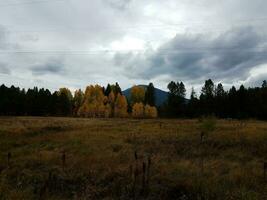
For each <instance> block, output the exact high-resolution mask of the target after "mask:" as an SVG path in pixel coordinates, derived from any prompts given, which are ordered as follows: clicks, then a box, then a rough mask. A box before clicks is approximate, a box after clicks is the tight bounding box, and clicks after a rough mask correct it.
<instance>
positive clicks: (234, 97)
mask: <svg viewBox="0 0 267 200" xmlns="http://www.w3.org/2000/svg"><path fill="white" fill-rule="evenodd" d="M185 88H186V87H185V85H184V83H183V82H174V81H171V82H170V83H169V84H168V90H169V91H168V100H167V101H166V103H165V104H164V105H161V106H160V107H158V108H157V107H156V105H155V88H154V85H153V83H150V84H149V85H148V86H146V87H145V86H133V87H132V88H131V92H130V97H129V98H128V99H127V98H126V97H125V96H124V95H123V94H122V91H121V88H120V86H119V84H118V83H115V84H112V85H111V84H108V85H107V86H106V87H102V86H100V85H90V86H87V87H86V89H85V91H82V90H81V89H79V90H77V91H75V92H74V94H72V92H71V91H70V90H69V89H68V88H60V89H59V90H58V91H55V92H53V93H51V92H50V91H49V90H48V89H44V88H41V89H38V88H37V87H34V88H33V89H28V90H27V91H26V90H25V89H20V88H18V87H14V86H11V87H6V86H5V85H1V86H0V115H10V116H14V115H19V116H76V117H106V118H108V117H118V118H123V117H135V118H155V117H157V116H158V115H159V116H161V117H186V118H195V117H200V116H203V115H215V116H217V117H220V118H258V119H267V81H263V83H262V86H261V87H254V88H251V87H249V88H246V87H244V85H241V86H240V87H239V88H236V87H235V86H232V87H231V88H230V89H229V90H228V91H226V90H225V89H224V87H223V84H222V83H219V84H214V82H213V81H212V80H211V79H209V80H206V81H205V83H204V85H203V87H202V90H201V93H200V95H199V96H197V95H196V92H195V90H194V88H192V91H191V95H190V98H189V99H186V89H185Z"/></svg>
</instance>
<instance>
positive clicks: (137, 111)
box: [132, 103, 144, 118]
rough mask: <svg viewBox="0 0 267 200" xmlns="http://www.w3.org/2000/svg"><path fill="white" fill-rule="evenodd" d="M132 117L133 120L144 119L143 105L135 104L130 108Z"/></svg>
mask: <svg viewBox="0 0 267 200" xmlns="http://www.w3.org/2000/svg"><path fill="white" fill-rule="evenodd" d="M132 116H133V117H134V118H143V117H144V104H143V103H135V104H134V105H133V108H132Z"/></svg>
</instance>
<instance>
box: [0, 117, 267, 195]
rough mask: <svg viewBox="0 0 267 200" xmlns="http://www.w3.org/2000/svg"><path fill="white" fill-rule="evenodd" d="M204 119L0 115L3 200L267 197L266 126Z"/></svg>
mask: <svg viewBox="0 0 267 200" xmlns="http://www.w3.org/2000/svg"><path fill="white" fill-rule="evenodd" d="M201 123H203V122H201V121H199V120H159V119H157V120H133V119H79V118H33V117H10V118H0V199H134V198H135V199H145V198H147V199H201V198H202V199H212V200H213V199H267V180H266V181H264V179H263V162H264V161H266V160H267V123H266V122H260V121H244V122H240V121H235V120H219V121H217V123H216V127H215V130H214V131H213V132H212V133H209V134H208V136H207V137H205V139H204V141H203V142H202V143H201V140H200V138H201V137H200V133H201ZM8 152H10V153H11V158H10V162H9V166H8V161H7V159H8V158H7V155H8ZM63 152H65V156H66V161H65V165H64V166H63V160H62V155H63ZM135 152H136V153H137V157H138V159H137V160H135ZM149 158H151V167H150V170H149V174H147V166H148V159H149ZM143 163H144V164H143ZM143 165H145V167H146V169H145V171H143ZM143 179H145V186H143V182H144V180H143ZM147 179H148V181H147Z"/></svg>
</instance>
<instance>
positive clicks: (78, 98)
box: [73, 90, 84, 115]
mask: <svg viewBox="0 0 267 200" xmlns="http://www.w3.org/2000/svg"><path fill="white" fill-rule="evenodd" d="M83 100H84V93H83V92H82V90H76V91H75V93H74V98H73V114H74V115H77V114H78V110H79V109H80V107H81V106H82V103H83Z"/></svg>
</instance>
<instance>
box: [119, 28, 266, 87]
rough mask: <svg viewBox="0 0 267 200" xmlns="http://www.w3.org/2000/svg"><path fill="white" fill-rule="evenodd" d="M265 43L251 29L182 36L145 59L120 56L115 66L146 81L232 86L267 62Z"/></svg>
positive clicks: (134, 56)
mask: <svg viewBox="0 0 267 200" xmlns="http://www.w3.org/2000/svg"><path fill="white" fill-rule="evenodd" d="M265 40H266V37H264V36H262V35H261V34H259V33H257V31H255V30H254V29H253V28H251V27H247V28H239V29H234V30H229V31H227V32H225V33H222V34H220V35H218V36H216V37H210V36H208V35H186V34H179V35H176V37H174V38H173V39H172V40H170V41H169V42H167V43H166V44H164V45H162V46H161V47H160V48H159V49H158V50H157V51H156V52H154V53H152V54H151V53H150V54H149V55H147V56H146V58H145V59H143V58H142V59H140V55H131V54H128V55H125V56H123V55H117V56H115V62H116V64H120V65H126V66H127V68H126V69H127V70H126V73H128V74H129V75H130V76H135V77H139V78H144V79H147V78H155V77H157V76H159V75H168V76H170V77H172V78H174V79H179V80H187V81H189V82H191V83H194V82H198V81H199V80H200V79H204V78H213V79H215V80H223V81H225V82H232V81H234V80H235V79H238V80H240V79H241V80H242V79H246V78H247V77H248V76H249V72H250V70H251V69H252V68H253V67H255V66H258V65H261V64H264V63H266V62H267V57H266V54H267V46H266V44H265V43H264V41H265ZM130 55H131V56H130ZM145 65H148V66H145ZM137 66H141V69H142V70H138V68H137ZM142 66H143V67H142ZM144 69H146V70H144Z"/></svg>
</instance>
